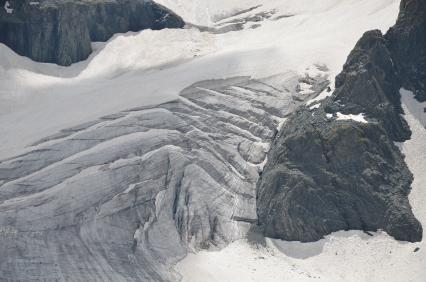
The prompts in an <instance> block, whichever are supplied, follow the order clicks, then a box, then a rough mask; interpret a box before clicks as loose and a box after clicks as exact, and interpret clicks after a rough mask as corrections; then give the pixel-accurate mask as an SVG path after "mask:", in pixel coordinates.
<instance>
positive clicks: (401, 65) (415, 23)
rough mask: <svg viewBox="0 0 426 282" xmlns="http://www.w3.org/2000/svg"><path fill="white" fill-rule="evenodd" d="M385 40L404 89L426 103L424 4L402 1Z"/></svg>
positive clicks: (420, 1) (417, 0)
mask: <svg viewBox="0 0 426 282" xmlns="http://www.w3.org/2000/svg"><path fill="white" fill-rule="evenodd" d="M385 37H386V39H387V40H388V41H389V44H388V46H389V49H390V50H391V52H392V56H393V57H394V59H395V63H396V65H397V68H398V71H399V75H400V77H401V79H402V82H403V86H404V88H406V89H409V90H411V91H413V92H414V94H415V95H416V98H417V99H418V100H419V101H421V102H423V101H426V1H422V0H402V1H401V8H400V14H399V17H398V21H397V23H396V25H395V26H394V27H392V28H391V29H390V30H389V32H388V33H387V34H386V36H385Z"/></svg>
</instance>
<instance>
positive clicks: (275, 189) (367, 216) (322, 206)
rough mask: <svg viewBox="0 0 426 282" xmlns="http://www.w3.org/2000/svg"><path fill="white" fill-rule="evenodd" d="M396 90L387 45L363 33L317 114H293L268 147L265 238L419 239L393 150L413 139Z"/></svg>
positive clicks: (403, 171) (261, 212)
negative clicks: (354, 235) (349, 235)
mask: <svg viewBox="0 0 426 282" xmlns="http://www.w3.org/2000/svg"><path fill="white" fill-rule="evenodd" d="M400 87H401V80H400V79H399V76H398V75H397V69H396V68H395V65H394V63H393V57H392V55H391V52H390V51H389V49H388V46H387V41H386V40H385V38H384V37H383V36H382V35H381V33H380V32H379V31H371V32H367V33H366V34H365V35H364V36H363V37H362V38H361V39H360V41H359V42H358V43H357V45H356V47H355V49H354V50H353V51H352V52H351V54H350V55H349V57H348V60H347V62H346V64H345V66H344V68H343V71H342V73H341V74H340V75H339V76H338V77H337V78H336V90H335V92H334V94H333V96H332V97H330V98H327V99H326V100H325V101H323V102H322V104H321V106H320V107H319V108H317V109H309V108H307V107H304V106H303V107H301V108H300V109H298V110H297V111H296V112H295V113H294V114H292V116H291V117H290V118H289V120H288V121H287V122H286V124H285V126H284V127H283V129H282V130H281V131H280V133H279V135H278V137H277V139H276V140H275V141H274V143H273V145H272V149H271V151H270V152H269V154H268V162H267V164H266V167H265V170H264V171H263V173H262V176H261V179H260V180H259V183H258V189H257V213H258V219H259V224H260V227H261V228H262V230H263V232H264V234H265V235H266V236H268V237H273V238H280V239H284V240H289V241H302V242H308V241H316V240H319V239H321V238H323V236H324V235H327V234H330V233H332V232H334V231H339V230H349V229H356V230H364V231H376V230H379V229H382V230H385V231H386V232H387V233H388V234H390V235H391V236H393V237H395V238H396V239H398V240H404V241H411V242H415V241H421V239H422V226H421V225H420V223H419V222H418V221H417V220H416V219H415V217H414V215H413V213H412V211H411V207H410V204H409V201H408V194H409V191H410V185H411V182H412V180H413V177H412V174H411V173H410V171H409V170H408V168H407V165H406V164H405V162H404V157H403V155H402V154H401V152H400V151H399V149H398V148H397V147H396V146H395V145H394V141H400V142H401V141H404V140H407V139H408V138H409V137H410V130H409V128H408V125H407V123H406V122H405V120H403V118H402V117H401V113H402V109H401V105H400V94H399V89H400ZM338 112H340V113H343V114H346V115H348V114H361V113H363V114H365V115H366V117H367V121H368V123H360V122H357V121H354V120H337V119H336V115H337V113H338ZM330 114H331V115H333V117H332V118H330V117H329V116H327V115H330Z"/></svg>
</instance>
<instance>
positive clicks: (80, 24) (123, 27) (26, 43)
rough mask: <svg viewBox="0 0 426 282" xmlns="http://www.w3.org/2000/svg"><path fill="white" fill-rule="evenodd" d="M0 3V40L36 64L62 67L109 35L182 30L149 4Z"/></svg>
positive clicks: (96, 0)
mask: <svg viewBox="0 0 426 282" xmlns="http://www.w3.org/2000/svg"><path fill="white" fill-rule="evenodd" d="M0 5H1V7H2V9H0V42H2V43H4V44H5V45H7V46H9V47H10V48H11V49H13V50H14V51H15V52H17V53H18V54H20V55H23V56H27V57H29V58H31V59H33V60H35V61H40V62H47V63H57V64H59V65H65V66H66V65H70V64H72V63H74V62H77V61H81V60H84V59H86V58H87V57H88V56H89V55H90V53H91V52H92V48H91V44H90V42H91V41H106V40H108V39H109V38H110V37H111V36H112V35H113V34H114V33H119V32H127V31H139V30H143V29H149V28H150V29H162V28H181V27H183V26H184V22H183V20H182V19H181V18H180V17H179V16H177V15H175V14H174V13H173V12H171V11H170V10H168V9H166V8H165V7H163V6H161V5H159V4H156V3H154V2H153V1H151V0H63V1H59V0H40V1H29V0H25V1H14V0H9V1H5V0H1V1H0ZM3 8H4V9H3Z"/></svg>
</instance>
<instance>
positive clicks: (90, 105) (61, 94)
mask: <svg viewBox="0 0 426 282" xmlns="http://www.w3.org/2000/svg"><path fill="white" fill-rule="evenodd" d="M213 2H214V4H215V7H222V8H221V9H224V10H226V11H230V10H232V9H233V8H234V7H231V6H232V5H231V4H230V3H235V4H236V5H237V4H238V5H237V6H239V7H240V9H243V8H246V9H247V8H250V7H252V5H255V4H259V5H260V4H262V6H261V7H258V8H257V9H255V10H252V11H250V12H247V13H245V14H240V15H238V16H237V18H246V17H247V16H249V15H253V14H258V13H262V12H271V11H274V15H273V16H272V17H270V18H269V19H266V18H262V19H260V21H258V22H255V24H258V25H260V27H257V28H255V29H253V28H251V26H252V25H253V24H254V23H253V22H249V23H247V24H245V25H244V29H243V30H240V31H235V32H227V33H224V34H210V33H206V32H203V33H201V32H199V31H197V30H194V29H187V30H162V31H154V32H153V31H143V32H140V33H137V34H134V33H128V34H124V35H117V36H115V37H114V38H113V39H111V40H110V41H109V42H107V43H99V44H95V47H96V49H97V51H96V52H95V53H94V54H92V56H91V57H90V58H89V60H87V61H85V62H81V63H77V64H75V65H73V66H71V67H70V68H64V67H58V66H55V65H49V64H35V63H33V62H31V61H30V60H28V59H26V58H22V57H19V56H17V55H15V54H13V52H11V51H10V50H9V49H8V48H7V47H5V46H4V45H1V44H0V58H1V60H0V73H1V76H0V80H1V83H0V85H1V86H0V100H1V101H2V103H1V105H0V123H1V126H2V130H3V134H2V135H1V137H0V142H1V144H2V146H1V148H0V158H3V157H10V156H12V155H14V154H17V153H19V152H20V151H21V150H22V149H23V148H24V147H25V146H28V145H29V144H31V143H32V142H34V141H36V140H37V139H40V138H43V137H44V136H46V135H50V134H53V133H54V132H55V131H58V130H61V129H63V128H66V127H70V126H73V125H75V124H79V123H83V122H85V121H87V120H90V119H95V118H98V117H100V116H102V115H106V114H110V113H112V112H116V111H120V110H124V109H126V108H129V107H132V106H135V105H146V104H155V103H158V102H163V101H167V100H170V99H174V98H175V97H176V95H177V93H178V92H179V90H181V89H183V88H184V87H186V86H188V85H190V84H192V83H194V82H196V81H199V80H203V79H211V78H226V77H231V76H238V75H249V76H253V77H256V76H257V77H265V76H269V75H273V74H276V73H282V72H285V71H287V70H296V71H298V72H299V73H302V74H303V73H304V72H305V71H306V69H307V68H308V67H310V66H312V65H313V64H325V65H327V66H328V68H329V69H330V77H334V74H337V73H338V72H339V70H340V68H341V66H342V64H343V62H344V60H345V58H346V56H347V54H348V53H349V51H350V50H351V48H352V46H353V45H354V43H355V42H356V40H357V39H358V38H359V37H360V35H361V34H362V33H363V32H364V31H366V30H368V29H373V28H380V29H382V30H386V29H387V28H388V27H390V26H391V25H393V24H394V22H395V19H396V15H397V12H398V1H396V0H376V1H367V0H362V1H359V0H357V1H354V0H345V1H333V0H327V1H322V2H321V3H319V2H318V1H313V0H304V1H302V2H303V3H302V2H299V1H276V0H269V1H265V2H264V1H261V2H262V3H255V2H253V3H251V2H248V3H246V2H245V1H231V2H229V3H228V1H210V2H209V1H206V2H204V1H199V2H195V3H196V4H197V5H195V6H192V4H193V3H192V2H186V1H182V2H176V3H180V4H181V8H176V9H177V10H176V11H177V12H178V13H179V12H181V11H184V10H185V9H189V8H188V7H196V8H197V9H201V10H209V9H210V8H209V5H210V4H211V5H213ZM209 3H210V4H209ZM166 4H167V3H166ZM230 5H231V6H230ZM171 7H172V8H175V7H173V6H171ZM180 9H183V10H180ZM288 15H294V16H292V17H282V16H288ZM106 58H107V59H106ZM165 78H166V79H165ZM164 80H166V82H167V83H164ZM100 100H101V101H102V103H98V101H100ZM52 117H54V118H52Z"/></svg>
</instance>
